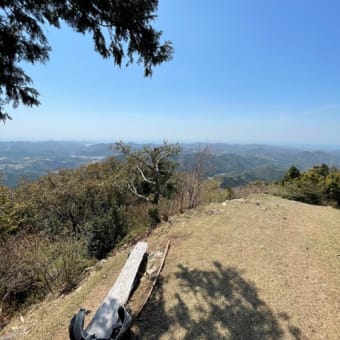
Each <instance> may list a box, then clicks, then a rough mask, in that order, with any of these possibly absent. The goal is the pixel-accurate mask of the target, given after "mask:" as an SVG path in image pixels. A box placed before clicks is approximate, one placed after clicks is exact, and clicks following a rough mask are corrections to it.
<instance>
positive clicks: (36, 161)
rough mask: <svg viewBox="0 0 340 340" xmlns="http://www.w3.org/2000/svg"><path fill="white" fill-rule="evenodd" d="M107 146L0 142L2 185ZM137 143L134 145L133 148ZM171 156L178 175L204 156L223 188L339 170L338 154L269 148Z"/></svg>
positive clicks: (92, 158) (192, 150) (210, 148)
mask: <svg viewBox="0 0 340 340" xmlns="http://www.w3.org/2000/svg"><path fill="white" fill-rule="evenodd" d="M111 145H112V143H89V142H55V141H47V142H0V172H1V173H2V177H3V182H4V184H5V185H8V186H15V185H16V184H17V183H18V181H19V180H20V178H26V179H35V178H37V177H39V176H42V175H44V174H46V173H48V172H53V171H56V170H59V169H68V168H76V167H78V166H80V165H83V164H87V163H91V162H97V161H101V160H103V159H105V158H107V157H109V156H112V155H114V154H115V151H114V150H112V148H110V146H111ZM136 146H137V147H138V146H140V147H142V146H143V145H142V144H134V147H136ZM181 146H182V152H181V153H180V154H179V155H178V156H177V157H178V158H177V161H178V163H179V168H180V170H184V171H185V170H189V169H190V167H191V166H192V164H193V163H194V162H195V159H196V155H197V152H198V151H202V150H203V151H205V152H206V161H208V163H209V166H208V175H209V176H220V177H221V178H222V181H224V183H225V185H226V186H236V185H242V184H245V183H248V182H251V181H253V180H256V179H261V180H277V179H280V178H281V177H282V176H283V174H284V172H285V171H286V170H287V169H288V168H289V167H290V166H291V165H292V164H294V165H296V166H297V167H298V168H299V169H300V170H306V169H308V168H311V167H312V166H314V165H316V164H321V163H325V164H327V165H328V166H337V167H339V166H340V149H339V150H336V151H321V150H320V151H317V150H316V151H306V150H303V149H297V148H287V147H278V146H269V145H255V144H249V145H240V144H202V143H193V144H182V145H181Z"/></svg>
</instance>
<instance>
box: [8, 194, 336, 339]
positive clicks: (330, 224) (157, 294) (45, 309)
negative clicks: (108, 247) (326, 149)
mask: <svg viewBox="0 0 340 340" xmlns="http://www.w3.org/2000/svg"><path fill="white" fill-rule="evenodd" d="M169 239H170V240H171V242H172V243H171V249H170V252H169V254H168V257H167V260H166V264H165V267H164V270H163V273H162V276H161V279H160V281H159V283H158V285H157V288H156V290H155V291H154V293H153V296H152V298H151V300H150V302H149V304H148V305H147V306H146V308H145V310H144V311H143V313H142V314H141V316H140V319H139V320H138V321H137V322H136V323H135V325H134V328H133V331H134V337H135V338H141V339H337V338H338V336H339V334H340V328H339V325H340V318H339V306H340V299H339V284H340V267H339V262H340V211H339V210H335V209H333V208H328V207H318V206H311V205H307V204H303V203H297V202H292V201H287V200H283V199H280V198H277V197H272V196H263V195H261V196H252V197H251V198H249V199H240V200H232V201H229V202H225V203H224V204H212V205H209V206H207V207H205V208H201V209H198V210H191V211H189V212H188V213H186V214H183V215H181V216H178V217H175V218H173V219H172V220H171V222H170V223H167V224H165V225H163V226H161V227H160V228H158V229H156V230H155V231H154V232H153V234H152V235H151V236H150V237H149V238H148V240H147V241H148V243H149V251H153V250H158V249H160V250H162V249H163V248H164V247H165V244H166V242H167V241H168V240H169ZM125 258H126V252H123V253H121V254H119V255H118V256H115V257H112V258H110V259H109V260H108V261H107V262H106V263H105V264H104V265H103V267H102V269H100V270H98V271H97V272H94V273H93V274H92V275H91V276H90V277H89V278H88V279H87V280H86V282H84V284H83V285H82V286H81V288H80V289H78V290H77V291H75V292H73V293H72V294H70V295H68V296H66V297H62V298H59V299H56V300H52V301H45V302H44V303H43V304H41V305H39V306H37V307H35V308H33V309H32V311H31V312H29V313H28V314H27V315H24V317H23V319H22V320H24V322H22V320H21V321H20V320H17V321H15V320H14V321H13V322H12V323H11V324H9V325H8V326H7V327H6V329H5V331H6V333H7V334H8V333H17V334H24V337H23V338H27V339H32V338H36V339H49V338H51V335H53V338H54V339H65V338H67V326H68V322H69V319H70V317H71V316H72V314H73V313H74V312H76V311H77V310H78V308H79V307H80V306H82V307H85V308H88V309H91V310H93V311H94V310H95V308H96V306H97V305H98V304H99V303H100V301H101V299H102V298H103V297H104V296H105V294H106V293H107V291H108V290H109V288H110V286H111V285H112V284H113V282H114V280H115V277H116V276H117V274H118V273H119V270H120V268H121V267H122V263H123V262H124V260H125ZM136 299H138V294H136V295H135V296H133V297H132V300H133V301H132V304H131V307H132V308H134V307H133V306H134V305H135V304H136Z"/></svg>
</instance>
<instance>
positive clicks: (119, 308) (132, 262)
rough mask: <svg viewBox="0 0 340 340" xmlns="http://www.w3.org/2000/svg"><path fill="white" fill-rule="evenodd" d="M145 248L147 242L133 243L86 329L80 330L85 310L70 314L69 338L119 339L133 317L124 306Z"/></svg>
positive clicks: (72, 339) (77, 339) (82, 339)
mask: <svg viewBox="0 0 340 340" xmlns="http://www.w3.org/2000/svg"><path fill="white" fill-rule="evenodd" d="M146 249H147V243H146V242H138V243H137V244H136V246H135V247H134V249H133V250H132V251H131V253H130V256H129V258H128V260H127V261H126V263H125V265H124V267H123V269H122V271H121V272H120V274H119V276H118V279H117V280H116V282H115V284H114V285H113V287H112V288H111V290H110V292H109V293H108V294H107V296H106V297H105V299H104V301H103V302H102V303H101V305H100V306H99V308H98V309H97V311H96V313H95V314H94V316H93V318H92V320H91V321H90V323H89V325H88V326H87V328H86V329H85V330H83V326H84V320H85V316H86V314H87V313H88V312H87V311H86V310H85V309H81V310H80V311H79V312H78V313H77V314H76V315H74V316H73V318H72V320H71V322H70V327H69V335H70V339H71V340H87V339H115V340H118V339H120V338H121V337H122V336H123V335H124V333H125V332H126V331H127V330H128V329H129V328H130V325H131V321H132V320H131V316H130V314H129V313H128V312H127V311H126V309H125V305H126V303H127V301H128V299H129V296H130V294H131V291H132V289H133V285H134V282H135V278H136V275H137V272H138V269H139V267H140V265H141V263H142V260H143V257H144V254H145V252H146Z"/></svg>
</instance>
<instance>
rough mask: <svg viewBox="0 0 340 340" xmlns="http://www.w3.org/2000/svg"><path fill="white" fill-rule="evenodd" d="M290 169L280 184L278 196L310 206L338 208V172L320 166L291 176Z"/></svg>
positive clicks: (339, 195) (339, 196)
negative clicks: (333, 206) (332, 206)
mask: <svg viewBox="0 0 340 340" xmlns="http://www.w3.org/2000/svg"><path fill="white" fill-rule="evenodd" d="M291 169H292V168H290V169H289V170H288V172H287V174H286V175H285V176H284V178H283V180H282V182H281V185H280V190H279V195H280V196H283V197H285V198H288V199H292V200H297V201H301V202H305V203H310V204H318V205H328V204H331V205H335V206H338V207H339V206H340V170H338V169H336V168H332V169H329V167H328V166H327V165H325V164H321V165H317V166H314V167H313V168H312V169H310V170H308V171H306V172H303V173H299V175H298V176H292V175H291V172H292V171H291Z"/></svg>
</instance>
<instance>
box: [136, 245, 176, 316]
mask: <svg viewBox="0 0 340 340" xmlns="http://www.w3.org/2000/svg"><path fill="white" fill-rule="evenodd" d="M169 248H170V241H168V243H167V245H166V248H165V252H164V255H163V258H162V262H161V265H160V266H159V269H158V272H157V275H156V277H155V279H154V280H153V282H152V286H151V288H150V290H149V293H148V295H147V296H146V298H145V300H144V303H143V304H142V306H141V307H140V309H139V311H138V312H137V313H136V316H135V317H136V318H138V317H139V315H140V314H141V313H142V311H143V309H144V307H145V305H146V304H147V303H148V301H149V299H150V296H151V294H152V292H153V289H154V288H155V286H156V283H157V280H158V277H159V275H160V274H161V271H162V269H163V267H164V263H165V258H166V256H167V254H168V252H169Z"/></svg>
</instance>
